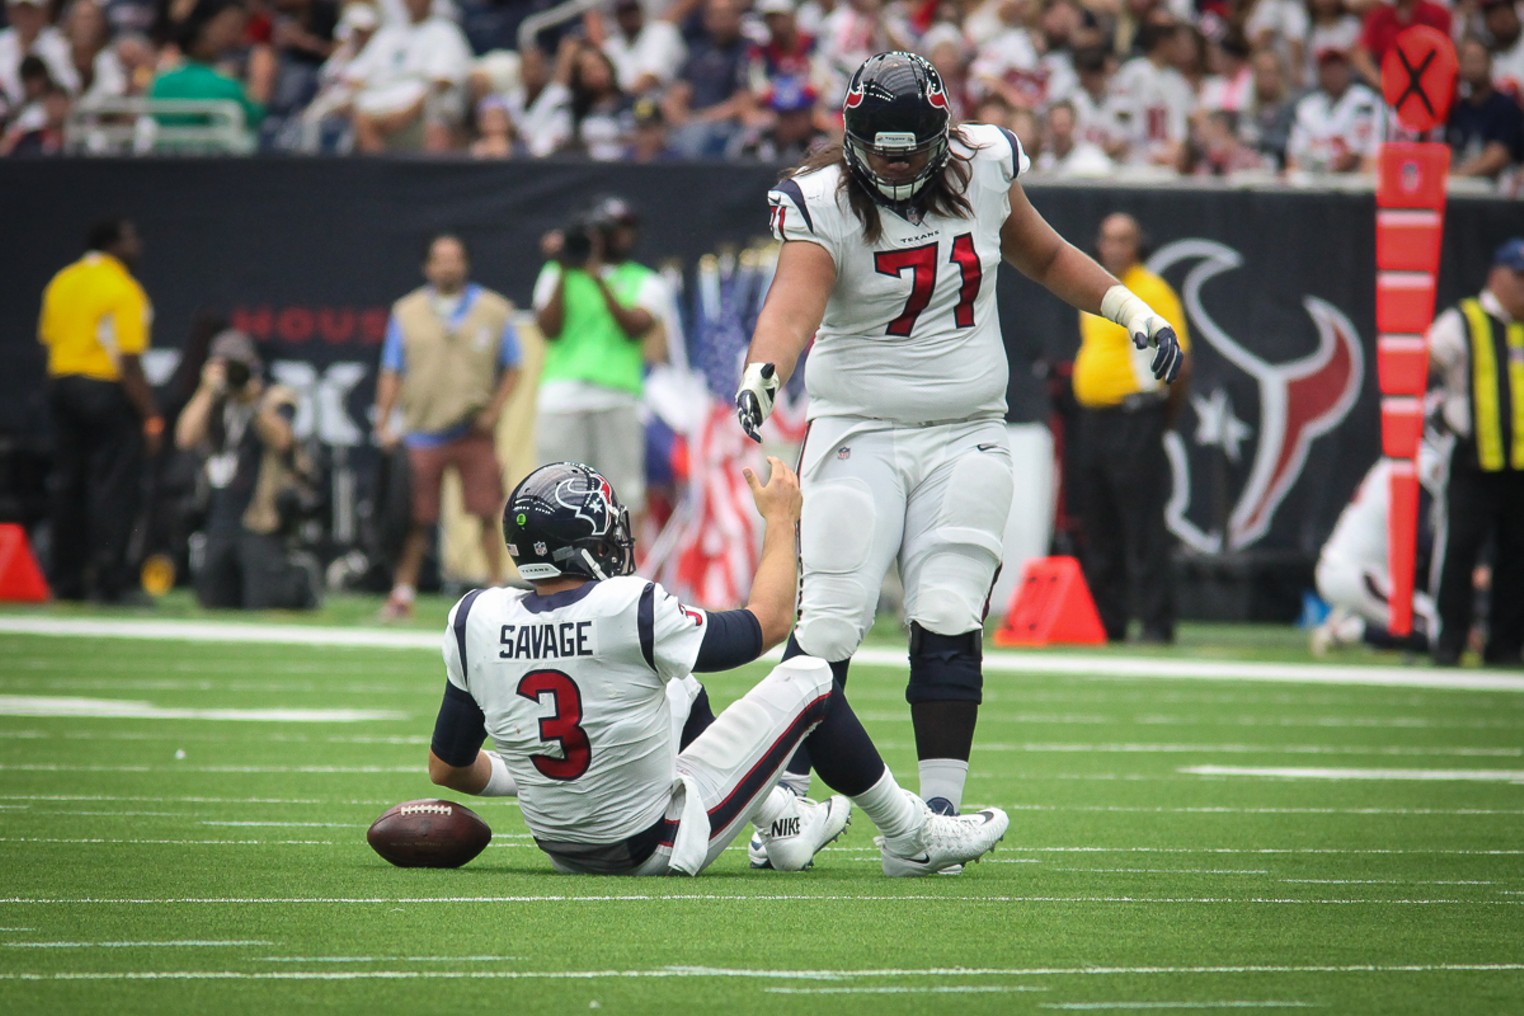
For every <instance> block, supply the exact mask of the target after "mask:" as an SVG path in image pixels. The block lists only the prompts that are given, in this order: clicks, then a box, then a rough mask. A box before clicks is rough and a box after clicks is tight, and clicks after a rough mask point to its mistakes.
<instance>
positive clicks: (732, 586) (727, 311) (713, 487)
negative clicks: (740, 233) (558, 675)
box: [676, 252, 771, 607]
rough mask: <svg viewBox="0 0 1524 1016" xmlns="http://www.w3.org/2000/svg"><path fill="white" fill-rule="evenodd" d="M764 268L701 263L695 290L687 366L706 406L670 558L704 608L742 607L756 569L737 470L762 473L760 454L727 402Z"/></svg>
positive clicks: (694, 437)
mask: <svg viewBox="0 0 1524 1016" xmlns="http://www.w3.org/2000/svg"><path fill="white" fill-rule="evenodd" d="M770 275H771V271H770V266H767V267H764V266H763V265H761V264H759V262H758V259H757V258H756V256H755V255H754V254H753V253H751V252H748V254H747V255H743V256H742V257H740V258H727V259H725V260H724V261H722V260H721V259H719V258H714V257H706V258H704V259H703V260H702V261H701V262H700V264H699V268H698V272H697V277H696V279H695V283H696V284H695V285H694V288H693V313H692V321H693V330H692V333H691V334H692V339H693V343H692V356H691V362H692V365H693V367H694V369H695V370H697V371H698V372H699V373H700V374H701V375H702V377H703V379H704V387H705V390H706V391H707V394H708V398H709V405H708V407H707V410H706V412H705V413H704V414H703V416H702V419H701V420H700V422H699V423H698V424H697V426H695V427H694V428H693V431H692V432H691V433H690V434H689V436H688V470H689V480H688V483H689V486H688V497H687V503H686V504H685V505H684V506H683V509H684V510H683V513H682V514H683V531H682V533H681V534H680V536H679V540H678V545H677V553H676V566H677V567H676V572H677V573H676V580H677V584H678V587H679V588H680V589H681V590H682V595H684V596H685V597H688V598H690V599H692V600H693V601H695V602H697V603H701V604H705V605H706V606H713V607H725V606H731V605H735V604H739V603H741V602H743V600H744V598H745V596H746V593H747V591H748V590H749V589H750V587H751V580H752V576H753V575H754V574H755V573H756V569H757V554H758V550H759V548H758V542H759V541H758V534H759V529H758V527H759V525H760V524H761V520H760V519H759V518H758V517H757V513H756V509H755V508H754V507H753V505H752V499H751V491H750V490H749V489H748V488H747V485H746V478H745V477H744V476H743V475H742V474H741V469H742V467H743V466H751V467H752V468H753V469H758V470H759V469H760V468H761V466H762V452H761V449H760V447H759V446H758V445H757V444H756V443H755V442H753V441H752V440H751V439H750V438H748V437H747V436H746V433H745V432H744V431H743V430H742V429H741V425H740V424H739V423H738V422H737V421H736V415H735V408H734V404H733V401H732V400H733V399H734V397H735V390H736V383H737V381H738V379H739V378H740V376H741V365H742V363H743V362H744V360H745V358H746V348H747V346H748V345H749V344H750V342H751V326H752V324H753V323H754V322H755V320H756V312H757V307H758V305H759V303H760V300H761V296H762V294H763V293H764V292H765V291H766V288H767V283H768V281H770V278H769V277H770Z"/></svg>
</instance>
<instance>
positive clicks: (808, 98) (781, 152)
mask: <svg viewBox="0 0 1524 1016" xmlns="http://www.w3.org/2000/svg"><path fill="white" fill-rule="evenodd" d="M764 105H765V106H766V107H767V109H768V111H769V112H770V113H771V114H772V120H771V122H769V123H768V124H767V126H766V127H764V128H761V129H755V128H754V129H753V131H752V132H750V136H749V137H747V138H746V139H745V141H744V143H743V144H741V145H740V146H738V148H737V150H736V152H735V154H736V155H738V156H740V157H742V158H749V159H758V160H760V161H762V162H774V163H777V164H778V165H780V166H782V165H792V164H794V163H797V162H803V161H804V158H805V156H807V155H809V154H810V153H811V152H813V151H815V150H816V149H817V148H819V147H820V146H822V145H825V144H827V143H828V142H829V141H830V140H831V139H830V136H829V135H828V134H826V132H825V131H823V130H821V129H820V128H819V127H818V126H816V123H815V105H816V96H815V90H814V89H813V88H811V87H810V86H809V85H807V84H805V83H804V82H803V80H801V79H798V78H778V79H775V80H774V81H773V86H772V88H771V89H770V90H769V91H768V93H767V95H766V97H765V102H764Z"/></svg>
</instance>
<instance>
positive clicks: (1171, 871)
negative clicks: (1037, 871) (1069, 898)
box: [980, 862, 1290, 882]
mask: <svg viewBox="0 0 1524 1016" xmlns="http://www.w3.org/2000/svg"><path fill="white" fill-rule="evenodd" d="M980 863H983V862H980ZM1044 870H1045V871H1094V872H1100V873H1102V874H1107V875H1268V874H1270V872H1269V871H1268V870H1267V869H1265V868H1052V867H1050V868H1045V869H1044ZM1281 881H1282V882H1288V881H1290V879H1281Z"/></svg>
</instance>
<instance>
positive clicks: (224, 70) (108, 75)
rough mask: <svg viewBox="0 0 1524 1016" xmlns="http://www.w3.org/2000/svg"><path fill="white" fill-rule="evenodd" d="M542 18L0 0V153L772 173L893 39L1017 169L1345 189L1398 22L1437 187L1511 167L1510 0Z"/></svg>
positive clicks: (927, 6)
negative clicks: (1304, 180)
mask: <svg viewBox="0 0 1524 1016" xmlns="http://www.w3.org/2000/svg"><path fill="white" fill-rule="evenodd" d="M553 6H554V4H552V3H551V2H549V0H496V2H494V0H345V2H342V3H341V2H339V0H6V4H5V16H6V21H7V23H8V27H6V28H5V29H4V30H3V31H0V124H3V125H4V126H3V131H0V154H5V155H22V154H31V155H36V154H51V153H57V152H60V151H63V150H65V147H66V144H65V142H66V138H65V128H66V124H67V123H68V122H69V119H70V116H71V111H74V110H77V111H88V110H89V109H90V108H91V106H92V104H95V105H96V106H99V104H100V103H101V102H102V101H106V100H112V99H120V98H131V97H147V98H151V99H161V100H162V99H179V100H185V99H193V100H194V99H221V100H231V101H232V102H235V103H237V105H238V106H239V107H240V108H241V110H242V113H243V122H244V123H245V125H246V129H247V131H248V140H249V146H248V147H249V148H251V149H252V148H257V149H258V150H261V151H271V152H310V153H319V152H321V153H333V152H348V151H356V152H382V151H402V152H409V151H412V152H416V151H426V152H430V153H457V154H460V155H466V154H469V155H470V156H474V157H477V158H514V159H533V158H542V157H546V156H551V155H560V154H580V155H583V156H585V157H587V158H591V159H598V160H626V161H635V162H650V161H655V160H662V159H674V158H704V157H709V158H719V157H723V158H736V159H747V158H750V159H761V160H767V161H776V162H780V163H782V162H789V161H793V160H796V159H797V158H798V157H799V156H800V155H802V154H804V153H805V152H807V151H808V150H810V148H811V147H812V146H814V145H816V144H818V143H819V142H820V141H821V140H822V139H823V138H828V137H830V136H832V135H833V134H839V132H840V115H839V103H840V97H841V95H842V93H843V91H844V89H845V85H846V80H847V76H848V74H849V73H850V72H851V70H852V69H853V68H854V67H856V66H857V64H858V63H860V62H861V61H862V59H863V58H864V57H865V56H867V55H868V54H870V53H873V52H876V51H879V50H883V49H891V48H903V49H913V50H916V51H918V52H921V53H923V54H925V55H926V56H927V57H929V58H930V59H931V60H932V61H933V62H934V63H935V64H936V66H937V67H938V68H939V70H940V71H941V73H942V76H943V78H944V80H945V81H946V84H947V98H948V101H949V103H950V104H951V107H952V109H953V112H954V115H955V116H957V117H960V118H965V119H972V120H979V121H983V122H989V123H998V124H1000V125H1002V126H1006V127H1009V128H1011V129H1012V130H1014V131H1015V132H1016V134H1017V135H1018V136H1019V137H1020V138H1021V140H1022V143H1023V145H1024V146H1025V147H1026V149H1027V151H1028V154H1029V155H1030V156H1031V157H1032V160H1033V163H1034V167H1035V168H1036V169H1037V170H1038V171H1040V172H1048V173H1051V174H1054V175H1061V176H1076V177H1101V176H1112V175H1115V174H1124V175H1128V176H1133V177H1149V176H1153V177H1169V176H1175V175H1187V176H1195V177H1223V176H1240V177H1241V176H1243V175H1246V174H1247V175H1252V176H1259V177H1267V176H1275V175H1277V174H1284V173H1288V172H1289V173H1290V175H1291V176H1292V178H1293V179H1296V178H1300V177H1302V176H1313V177H1324V176H1326V175H1327V174H1359V173H1369V172H1370V171H1371V164H1372V160H1373V156H1374V154H1375V148H1376V145H1377V144H1378V143H1379V142H1380V140H1382V138H1383V136H1385V135H1387V134H1388V133H1389V131H1390V130H1391V128H1390V127H1389V125H1388V124H1386V123H1385V112H1384V107H1383V104H1382V102H1381V99H1380V95H1379V89H1380V73H1381V72H1380V66H1381V61H1382V58H1383V56H1385V54H1386V52H1387V51H1388V50H1389V49H1390V48H1391V46H1392V45H1393V40H1394V38H1395V36H1396V34H1397V32H1398V31H1400V30H1401V29H1402V28H1404V27H1406V26H1408V25H1410V24H1425V25H1431V26H1434V27H1437V28H1439V29H1441V30H1443V31H1445V32H1447V33H1448V34H1449V35H1450V36H1451V37H1452V38H1453V39H1454V40H1455V41H1456V43H1457V45H1458V47H1459V52H1460V63H1461V70H1460V80H1459V85H1458V94H1457V97H1456V102H1455V106H1454V109H1453V111H1452V113H1451V115H1450V118H1449V123H1448V126H1447V128H1446V129H1445V130H1444V132H1443V133H1444V135H1445V139H1446V140H1447V141H1448V142H1449V143H1450V145H1451V146H1452V148H1453V149H1454V150H1455V153H1456V154H1455V167H1454V173H1455V175H1457V176H1474V177H1479V178H1482V179H1483V180H1485V181H1490V182H1491V183H1492V184H1495V185H1496V186H1497V187H1498V188H1499V189H1502V190H1504V191H1505V192H1507V193H1517V192H1518V190H1519V186H1520V183H1519V180H1520V177H1521V176H1524V174H1521V172H1520V168H1521V164H1524V112H1521V109H1520V105H1519V104H1520V101H1521V98H1524V33H1521V30H1520V27H1521V16H1520V10H1519V7H1520V5H1519V4H1518V3H1517V2H1516V0H1457V2H1456V3H1455V4H1454V5H1453V6H1447V5H1444V4H1441V3H1439V2H1436V0H1399V2H1396V3H1392V2H1386V0H887V2H886V0H608V2H607V3H605V4H604V5H603V6H601V7H597V8H594V9H593V10H591V11H589V12H587V13H585V14H583V15H582V16H580V17H579V18H574V19H572V20H570V21H566V22H562V23H560V24H557V25H555V26H553V27H550V28H547V29H544V30H542V31H539V32H534V31H530V32H528V33H527V34H526V38H527V39H529V40H531V41H530V42H529V44H528V45H525V46H523V47H520V45H519V36H520V32H519V28H520V26H521V24H522V23H523V21H524V19H525V18H526V17H527V16H530V15H532V14H535V13H538V12H540V11H543V10H546V9H549V8H551V7H553ZM157 122H158V123H159V124H170V123H174V122H182V123H183V122H185V121H184V117H183V116H182V117H180V119H179V120H178V121H176V120H175V119H174V118H173V117H171V116H170V115H169V114H162V113H161V114H160V115H159V116H158V120H157ZM74 147H76V148H83V149H84V150H90V149H91V148H92V142H91V141H90V140H88V138H87V139H86V140H85V141H83V142H81V143H79V144H76V145H75V146H74ZM93 147H94V148H95V149H96V150H99V149H101V148H102V147H103V146H102V145H101V144H100V143H98V142H97V143H95V144H94V145H93ZM143 147H144V146H143V144H142V143H141V139H140V140H139V144H138V148H139V149H142V148H143ZM150 147H151V146H150Z"/></svg>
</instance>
